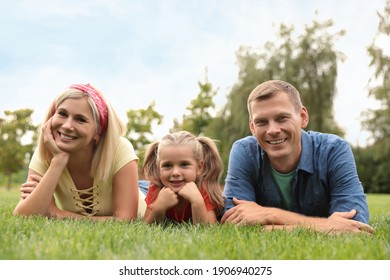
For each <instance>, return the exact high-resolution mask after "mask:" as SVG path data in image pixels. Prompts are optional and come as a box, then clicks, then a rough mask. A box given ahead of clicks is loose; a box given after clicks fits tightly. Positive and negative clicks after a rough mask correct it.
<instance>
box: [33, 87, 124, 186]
mask: <svg viewBox="0 0 390 280" xmlns="http://www.w3.org/2000/svg"><path fill="white" fill-rule="evenodd" d="M99 94H100V95H101V97H102V99H103V100H104V102H105V103H106V105H107V110H108V120H107V129H106V130H105V131H101V133H100V140H99V142H98V144H97V145H96V147H95V151H94V155H93V159H92V164H91V169H90V172H89V173H90V174H89V175H90V176H91V177H93V178H95V179H98V180H100V179H103V180H104V179H107V178H109V175H110V172H111V171H112V170H111V167H112V162H113V158H114V155H115V151H116V148H117V147H118V144H119V141H120V137H121V136H123V135H124V133H125V131H126V127H125V125H124V124H123V123H122V121H121V120H120V118H119V117H118V115H117V114H116V112H115V111H114V109H113V108H112V106H111V105H110V104H109V103H108V102H107V100H105V99H104V96H103V94H102V93H101V92H100V91H99ZM80 98H87V100H88V103H89V106H90V108H91V110H92V114H93V118H94V121H95V123H96V127H97V131H98V132H100V130H101V129H100V128H101V126H100V122H99V110H98V109H97V106H96V104H95V102H94V100H93V98H91V97H90V96H89V95H88V94H86V93H85V92H83V91H81V90H78V89H74V88H69V89H67V90H65V91H64V92H62V93H61V94H60V95H58V96H57V97H56V99H55V100H54V102H53V103H52V105H51V106H50V108H49V110H48V111H47V114H46V117H45V119H44V122H43V123H42V125H43V124H45V123H46V122H47V121H48V120H49V119H50V118H51V117H52V116H53V115H54V114H55V112H56V108H58V107H59V106H60V105H61V104H62V103H63V102H64V101H65V100H67V99H80ZM37 149H38V152H39V155H40V157H41V158H42V159H43V160H44V161H45V162H46V164H48V165H49V164H50V161H51V159H52V158H53V155H52V154H51V152H50V151H49V149H48V148H47V147H46V146H45V144H44V142H43V137H42V133H40V135H39V139H38V147H37Z"/></svg>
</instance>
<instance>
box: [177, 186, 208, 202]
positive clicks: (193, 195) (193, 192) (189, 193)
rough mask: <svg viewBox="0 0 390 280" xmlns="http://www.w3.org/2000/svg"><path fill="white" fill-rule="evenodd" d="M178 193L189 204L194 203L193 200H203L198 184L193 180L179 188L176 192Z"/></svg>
mask: <svg viewBox="0 0 390 280" xmlns="http://www.w3.org/2000/svg"><path fill="white" fill-rule="evenodd" d="M178 194H179V195H180V196H181V197H182V198H184V199H185V200H187V201H188V202H190V203H191V204H192V203H194V202H197V201H198V202H203V197H202V195H201V193H200V191H199V188H198V186H197V185H196V184H195V183H194V182H189V183H187V184H185V185H184V186H183V187H182V188H181V189H180V191H179V192H178Z"/></svg>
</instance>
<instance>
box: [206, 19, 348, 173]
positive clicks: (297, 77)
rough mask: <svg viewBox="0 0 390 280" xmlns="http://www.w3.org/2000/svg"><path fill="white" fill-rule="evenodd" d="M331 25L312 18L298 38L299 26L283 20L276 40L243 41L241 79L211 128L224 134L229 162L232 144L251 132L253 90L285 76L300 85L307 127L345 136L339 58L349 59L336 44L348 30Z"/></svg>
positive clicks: (239, 55)
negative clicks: (336, 102)
mask: <svg viewBox="0 0 390 280" xmlns="http://www.w3.org/2000/svg"><path fill="white" fill-rule="evenodd" d="M332 26H333V22H332V21H331V20H327V21H324V22H318V21H313V23H312V24H311V25H307V26H306V28H305V31H304V33H303V34H302V35H300V36H298V37H297V38H296V39H294V38H293V32H294V27H293V26H286V25H284V24H281V25H280V29H279V32H278V34H277V35H278V40H277V42H267V43H266V44H265V45H264V47H263V48H252V47H245V46H242V47H241V48H240V49H239V50H238V52H237V63H238V66H239V79H238V82H237V83H236V84H235V85H234V86H233V88H232V90H231V92H230V94H229V95H228V98H227V99H228V101H227V104H226V105H225V107H224V108H223V110H222V111H221V112H220V113H219V114H218V115H217V117H216V118H215V119H214V120H213V122H212V123H211V124H210V125H209V127H208V128H207V134H209V135H210V136H212V137H213V138H217V139H223V148H222V154H221V156H222V159H223V160H224V163H225V166H227V165H226V164H227V161H228V157H229V152H230V148H231V145H232V143H233V142H234V141H235V140H237V139H239V138H242V137H244V136H247V135H250V131H249V125H248V120H249V116H248V112H247V99H248V96H249V93H250V92H251V91H252V89H254V88H255V87H256V86H257V85H258V84H260V83H262V82H264V81H266V80H270V79H280V80H285V81H287V82H289V83H291V84H293V85H294V86H295V87H296V88H297V89H298V91H299V92H300V93H301V97H302V102H303V104H304V105H305V106H306V107H307V109H308V111H309V114H310V123H309V126H308V129H310V130H318V131H321V132H328V133H336V134H338V135H340V136H344V132H343V130H342V129H341V128H340V127H339V126H338V125H337V124H336V121H335V120H334V118H333V99H334V97H335V95H336V92H337V91H336V78H337V63H338V62H339V61H342V60H343V58H344V57H343V54H342V53H340V52H337V51H336V50H335V48H334V43H335V41H336V40H338V39H339V38H340V37H341V36H343V35H344V31H339V32H336V33H332V32H330V28H331V27H332ZM222 127H223V129H220V128H222ZM218 128H219V129H218Z"/></svg>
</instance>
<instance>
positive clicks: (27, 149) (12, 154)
mask: <svg viewBox="0 0 390 280" xmlns="http://www.w3.org/2000/svg"><path fill="white" fill-rule="evenodd" d="M32 113H33V110H31V109H20V110H16V111H4V114H5V118H4V119H3V118H0V171H1V172H2V173H4V175H5V176H6V177H8V182H7V189H10V188H11V182H12V175H13V174H14V173H17V172H19V171H20V170H21V169H23V168H25V167H26V166H27V163H28V161H29V159H30V157H31V154H32V152H33V147H34V146H35V143H34V139H35V138H33V140H32V141H31V143H29V144H23V143H22V142H23V139H24V137H26V136H27V135H28V134H29V133H34V132H35V131H36V129H37V127H35V126H34V125H33V124H32V119H31V115H32Z"/></svg>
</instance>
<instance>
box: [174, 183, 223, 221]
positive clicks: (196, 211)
mask: <svg viewBox="0 0 390 280" xmlns="http://www.w3.org/2000/svg"><path fill="white" fill-rule="evenodd" d="M179 195H180V196H182V197H183V198H184V199H185V200H187V201H189V202H190V203H191V211H192V222H193V223H194V224H199V223H202V224H215V223H216V221H217V217H216V214H215V212H214V210H211V211H207V209H206V204H205V202H204V199H203V196H202V194H201V193H200V191H199V189H198V187H197V186H196V184H195V183H194V182H190V183H187V184H186V185H185V186H184V187H183V188H182V189H181V190H180V191H179Z"/></svg>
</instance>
